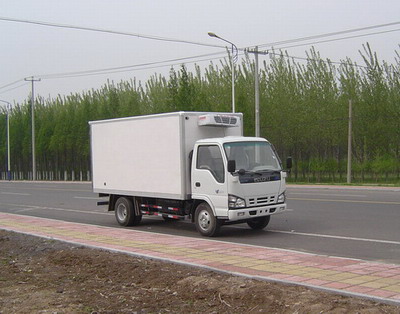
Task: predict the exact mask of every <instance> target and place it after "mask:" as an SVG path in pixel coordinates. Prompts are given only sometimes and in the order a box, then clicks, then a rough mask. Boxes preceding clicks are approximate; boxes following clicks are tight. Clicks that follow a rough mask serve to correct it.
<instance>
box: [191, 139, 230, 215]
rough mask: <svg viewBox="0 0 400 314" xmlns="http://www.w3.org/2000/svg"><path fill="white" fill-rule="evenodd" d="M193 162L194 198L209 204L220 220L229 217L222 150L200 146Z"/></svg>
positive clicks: (195, 152) (210, 146)
mask: <svg viewBox="0 0 400 314" xmlns="http://www.w3.org/2000/svg"><path fill="white" fill-rule="evenodd" d="M193 157H194V158H193V160H192V198H193V199H200V200H204V201H206V202H208V203H209V205H210V206H211V208H212V209H213V211H214V214H215V216H217V217H218V218H221V217H227V216H228V192H227V191H228V189H227V180H226V173H225V164H224V160H223V157H222V152H221V148H220V147H219V146H218V145H216V144H199V145H198V146H197V147H195V151H194V156H193Z"/></svg>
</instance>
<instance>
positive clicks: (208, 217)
mask: <svg viewBox="0 0 400 314" xmlns="http://www.w3.org/2000/svg"><path fill="white" fill-rule="evenodd" d="M195 224H196V229H197V231H198V232H199V233H200V234H201V235H203V236H206V237H215V236H216V235H218V233H219V230H220V228H221V222H220V221H219V220H218V219H217V218H216V217H215V216H214V213H213V211H212V209H211V208H210V206H209V205H208V204H207V203H200V204H199V205H198V206H197V208H196V212H195Z"/></svg>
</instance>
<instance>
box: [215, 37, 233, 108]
mask: <svg viewBox="0 0 400 314" xmlns="http://www.w3.org/2000/svg"><path fill="white" fill-rule="evenodd" d="M208 36H210V37H215V38H218V39H220V40H222V41H224V42H227V43H228V44H230V45H231V46H232V55H231V66H232V112H235V62H236V61H235V60H237V57H238V48H237V47H236V45H235V44H234V43H233V42H230V41H229V40H226V39H224V38H222V37H219V36H218V35H216V34H215V33H212V32H209V33H208Z"/></svg>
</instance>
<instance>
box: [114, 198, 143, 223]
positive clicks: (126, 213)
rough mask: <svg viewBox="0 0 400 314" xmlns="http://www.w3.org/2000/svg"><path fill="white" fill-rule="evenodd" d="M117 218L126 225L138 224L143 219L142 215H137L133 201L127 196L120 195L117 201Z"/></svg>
mask: <svg viewBox="0 0 400 314" xmlns="http://www.w3.org/2000/svg"><path fill="white" fill-rule="evenodd" d="M115 218H116V219H117V222H118V223H119V224H120V225H121V226H124V227H128V226H135V225H138V224H139V223H140V221H141V220H142V216H141V215H135V208H134V207H133V203H132V201H131V200H130V199H129V198H126V197H119V198H118V199H117V201H116V202H115Z"/></svg>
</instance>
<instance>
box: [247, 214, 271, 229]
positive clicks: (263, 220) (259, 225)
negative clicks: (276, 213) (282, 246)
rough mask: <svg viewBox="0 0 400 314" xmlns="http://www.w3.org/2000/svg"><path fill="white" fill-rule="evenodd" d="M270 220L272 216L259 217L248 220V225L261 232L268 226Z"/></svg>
mask: <svg viewBox="0 0 400 314" xmlns="http://www.w3.org/2000/svg"><path fill="white" fill-rule="evenodd" d="M270 220H271V216H263V217H257V218H253V219H250V220H247V224H248V225H249V227H250V228H251V229H254V230H261V229H264V228H265V227H266V226H268V224H269V221H270Z"/></svg>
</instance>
